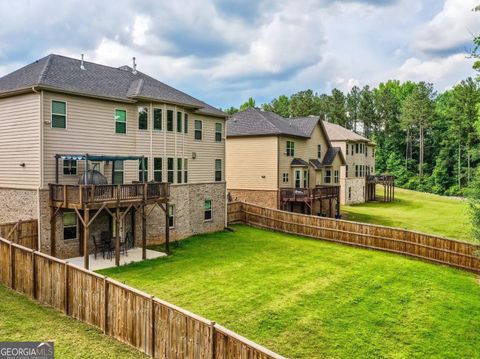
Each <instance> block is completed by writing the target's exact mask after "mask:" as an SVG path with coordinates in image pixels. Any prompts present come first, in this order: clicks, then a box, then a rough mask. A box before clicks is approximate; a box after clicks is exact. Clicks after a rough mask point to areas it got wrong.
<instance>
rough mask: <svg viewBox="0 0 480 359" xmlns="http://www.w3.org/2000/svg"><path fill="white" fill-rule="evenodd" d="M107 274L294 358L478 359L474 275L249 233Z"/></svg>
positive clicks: (479, 310) (189, 242) (189, 244)
mask: <svg viewBox="0 0 480 359" xmlns="http://www.w3.org/2000/svg"><path fill="white" fill-rule="evenodd" d="M234 228H235V230H236V231H235V232H234V233H232V232H219V233H214V234H205V235H199V236H195V237H191V238H189V239H186V240H184V241H183V242H182V243H181V244H180V247H179V248H176V249H175V248H174V250H173V254H172V255H171V256H169V257H167V258H161V259H155V260H150V261H144V262H139V263H133V264H131V265H128V266H125V267H120V268H112V269H108V270H102V271H101V272H102V273H103V274H106V275H109V276H111V277H114V278H116V279H118V280H120V281H123V282H125V283H127V284H128V285H131V286H134V287H137V288H140V289H142V290H144V291H146V292H147V293H150V294H154V295H156V296H158V297H159V298H162V299H165V300H167V301H170V302H171V303H174V304H176V305H179V306H182V307H184V308H186V309H188V310H191V311H193V312H195V313H198V314H200V315H203V316H205V317H206V318H208V319H210V320H215V321H217V322H218V323H220V324H222V325H224V326H226V327H227V328H229V329H231V330H234V331H236V332H238V333H239V334H241V335H244V336H246V337H247V338H249V339H251V340H254V341H256V342H258V343H260V344H262V345H264V346H266V347H268V348H270V349H272V350H274V351H276V352H278V353H280V354H283V355H285V356H288V357H292V358H372V357H392V358H425V357H450V358H458V357H462V358H465V357H480V332H479V330H478V328H479V324H478V323H480V300H479V298H480V286H479V285H478V283H476V278H475V276H474V275H472V274H470V273H466V272H462V271H459V270H456V269H451V268H447V267H443V266H439V265H434V264H430V263H425V262H421V261H418V260H413V259H408V258H406V257H402V256H398V255H393V254H388V253H382V252H376V251H371V250H364V249H358V248H354V247H348V246H342V245H338V244H334V243H328V242H322V241H315V240H309V239H306V238H302V237H298V236H292V235H287V234H282V233H275V232H270V231H265V230H260V229H255V228H251V227H247V226H242V225H237V226H234Z"/></svg>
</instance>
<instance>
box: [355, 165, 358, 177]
mask: <svg viewBox="0 0 480 359" xmlns="http://www.w3.org/2000/svg"><path fill="white" fill-rule="evenodd" d="M355 177H358V165H355Z"/></svg>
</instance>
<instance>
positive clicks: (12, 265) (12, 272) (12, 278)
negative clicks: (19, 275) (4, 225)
mask: <svg viewBox="0 0 480 359" xmlns="http://www.w3.org/2000/svg"><path fill="white" fill-rule="evenodd" d="M10 288H12V289H15V253H14V249H13V245H12V241H10Z"/></svg>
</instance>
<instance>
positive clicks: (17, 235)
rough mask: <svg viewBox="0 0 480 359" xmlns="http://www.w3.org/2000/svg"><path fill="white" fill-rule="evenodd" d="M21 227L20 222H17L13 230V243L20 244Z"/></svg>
mask: <svg viewBox="0 0 480 359" xmlns="http://www.w3.org/2000/svg"><path fill="white" fill-rule="evenodd" d="M21 225H22V221H21V220H20V221H18V223H17V225H16V227H17V228H16V229H15V243H18V244H20V226H21Z"/></svg>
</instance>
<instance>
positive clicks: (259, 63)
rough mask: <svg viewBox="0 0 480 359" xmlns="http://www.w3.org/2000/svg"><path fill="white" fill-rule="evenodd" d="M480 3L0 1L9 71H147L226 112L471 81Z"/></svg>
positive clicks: (0, 50)
mask: <svg viewBox="0 0 480 359" xmlns="http://www.w3.org/2000/svg"><path fill="white" fill-rule="evenodd" d="M477 3H480V0H423V1H422V0H291V1H283V0H258V1H253V0H244V1H241V0H236V1H235V0H203V1H199V0H177V1H153V0H152V1H146V0H138V1H127V0H115V1H93V0H92V1H90V0H78V1H76V0H75V1H73V0H71V1H67V0H65V1H62V2H59V1H53V0H42V1H35V0H30V1H14V2H13V1H7V0H0V23H1V24H2V26H1V27H0V76H2V75H4V74H7V73H9V72H11V71H13V70H15V69H17V68H19V67H21V66H23V65H25V64H28V63H30V62H32V61H34V60H36V59H38V58H41V57H43V56H45V55H47V54H49V53H57V54H62V55H66V56H72V57H80V54H81V53H84V54H85V56H86V59H87V60H89V61H94V62H99V63H102V64H106V65H111V66H121V65H124V64H129V65H130V64H131V58H132V56H135V57H136V58H137V64H138V69H139V70H140V71H143V72H145V73H147V74H149V75H151V76H153V77H156V78H158V79H159V80H161V81H163V82H166V83H168V84H170V85H172V86H174V87H177V88H179V89H181V90H183V91H185V92H187V93H189V94H191V95H193V96H195V97H198V98H200V99H202V100H204V101H206V102H208V103H210V104H212V105H214V106H217V107H223V108H225V107H229V106H232V105H233V106H238V105H239V104H241V103H242V102H244V101H245V100H246V99H247V98H248V97H250V96H252V97H254V98H255V99H256V100H257V103H259V104H260V103H263V102H269V101H270V100H271V99H272V98H274V97H277V96H279V95H281V94H287V95H289V94H291V93H294V92H297V91H299V90H303V89H307V88H310V89H313V90H314V91H317V92H330V91H331V89H332V88H334V87H337V88H340V89H342V90H344V91H347V90H348V89H350V88H351V86H353V85H358V86H364V85H371V86H375V85H377V84H378V83H380V82H382V81H385V80H387V79H399V80H413V81H429V82H433V83H434V84H435V87H436V88H437V90H439V91H443V90H445V89H446V88H448V87H450V86H452V85H453V84H455V83H457V82H459V81H460V80H462V79H464V78H466V77H467V76H472V75H473V71H472V70H471V64H472V60H471V59H467V58H466V54H467V51H468V49H469V48H470V47H471V42H472V34H476V33H480V13H474V12H472V11H471V9H472V8H473V7H474V5H476V4H477Z"/></svg>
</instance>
